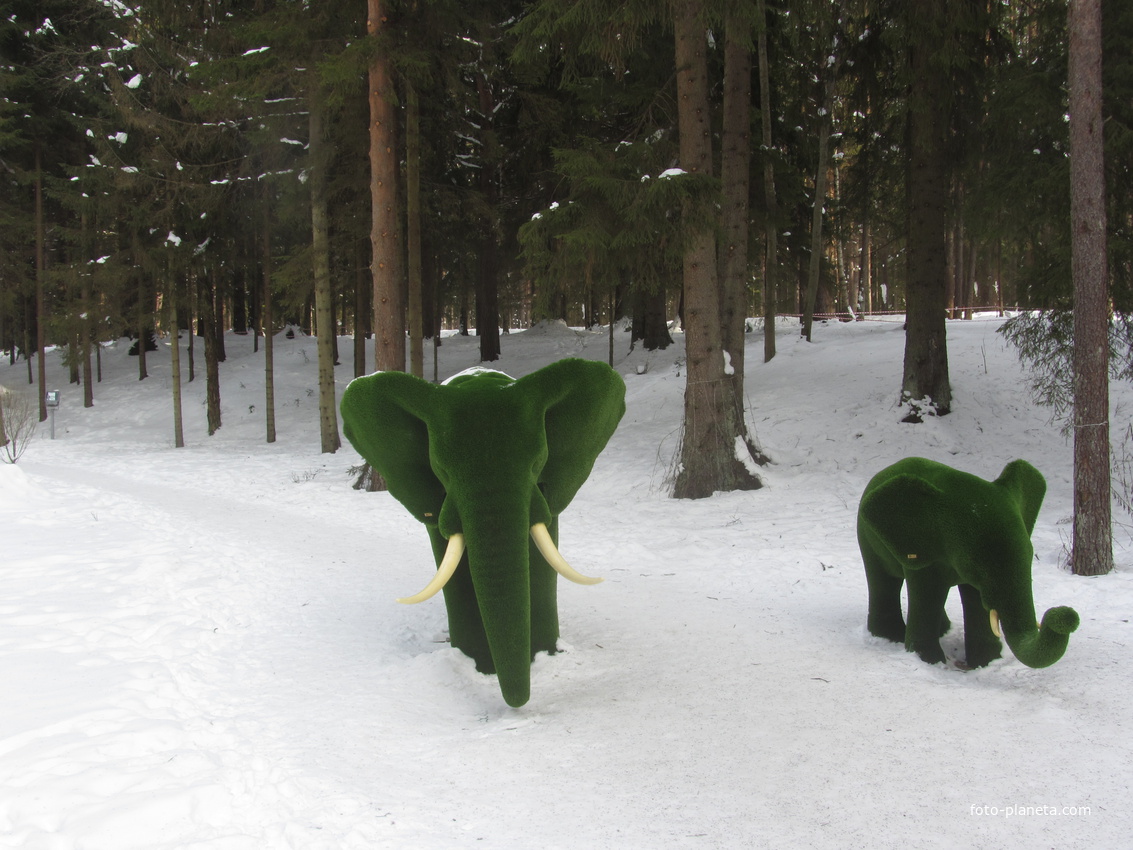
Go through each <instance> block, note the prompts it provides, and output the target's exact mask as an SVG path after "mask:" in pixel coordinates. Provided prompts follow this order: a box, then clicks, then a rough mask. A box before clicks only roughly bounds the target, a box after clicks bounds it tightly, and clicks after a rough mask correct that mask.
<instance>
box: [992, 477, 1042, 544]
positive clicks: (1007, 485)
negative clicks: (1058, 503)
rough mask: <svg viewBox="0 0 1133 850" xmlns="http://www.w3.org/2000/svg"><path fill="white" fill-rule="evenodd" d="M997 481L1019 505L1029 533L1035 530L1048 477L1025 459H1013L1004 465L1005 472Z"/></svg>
mask: <svg viewBox="0 0 1133 850" xmlns="http://www.w3.org/2000/svg"><path fill="white" fill-rule="evenodd" d="M995 483H996V484H998V485H999V486H1000V487H1002V488H1004V489H1005V490H1006V491H1007V492H1008V493H1009V494H1010V495H1011V498H1012V499H1014V500H1015V503H1016V504H1017V505H1018V506H1019V513H1020V514H1021V515H1022V517H1023V524H1024V525H1025V526H1026V527H1027V534H1030V533H1031V532H1032V531H1034V530H1035V520H1037V519H1038V518H1039V508H1041V507H1042V505H1043V497H1044V496H1046V479H1045V478H1043V475H1042V473H1041V472H1039V471H1038V470H1037V469H1035V468H1034V467H1033V466H1031V465H1030V464H1029V463H1027V462H1026V461H1025V460H1013V461H1011V463H1009V464H1007V466H1005V467H1003V472H1001V473H999V477H998V478H996V479H995Z"/></svg>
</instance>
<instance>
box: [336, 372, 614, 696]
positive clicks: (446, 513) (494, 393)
mask: <svg viewBox="0 0 1133 850" xmlns="http://www.w3.org/2000/svg"><path fill="white" fill-rule="evenodd" d="M624 412H625V383H624V382H623V381H622V378H621V376H620V375H618V373H617V372H615V371H614V370H613V369H611V368H610V367H609V366H606V365H605V364H604V363H595V362H590V361H585V360H574V359H571V360H561V361H559V362H557V363H553V364H551V365H550V366H547V367H545V368H543V369H540V370H538V371H537V372H534V373H532V374H530V375H527V376H525V377H523V378H519V379H518V380H516V379H513V378H511V377H509V376H507V375H505V374H503V373H502V372H496V371H491V370H487V369H476V370H470V371H469V372H465V373H461V374H460V375H457V376H456V377H454V378H451V379H450V380H449V381H447V382H446V383H444V384H442V385H439V386H438V385H434V384H431V383H428V382H426V381H423V380H421V379H420V378H415V377H413V376H411V375H407V374H405V373H402V372H380V373H377V374H373V375H368V376H366V377H363V378H358V379H356V380H354V381H352V382H351V383H350V386H349V387H347V389H346V392H345V393H344V394H343V398H342V419H343V423H344V431H345V434H346V437H347V439H348V440H350V442H351V443H352V444H353V445H354V447H355V448H356V449H357V450H358V452H359V454H361V455H362V456H363V457H364V458H365V459H366V460H367V461H369V463H370V464H371V465H372V466H373V468H374V469H376V470H377V471H378V472H379V473H381V475H382V477H383V478H384V479H385V481H386V484H387V485H388V487H389V491H390V493H392V494H393V496H394V497H395V498H397V500H398V501H400V502H401V503H402V504H403V505H404V506H405V507H406V508H408V509H409V511H410V513H412V514H413V516H415V517H416V518H417V519H418V520H420V521H421V522H422V523H424V524H425V527H426V528H427V529H428V532H429V537H430V539H431V541H432V545H433V553H434V556H435V558H436V561H437V564H438V569H437V573H436V575H435V576H434V578H433V581H431V582H430V583H429V585H428V586H427V587H426V588H425V589H424V590H423V591H421V593H419V594H416V595H414V596H412V597H407V598H406V599H403V600H401V601H403V602H419V601H423V600H424V599H427V598H428V597H430V596H432V595H433V594H435V593H436V592H437V591H438V590H440V589H441V588H443V589H444V598H445V607H446V609H447V612H448V623H449V638H450V640H451V641H452V645H453V646H454V647H457V648H458V649H460V650H461V651H463V652H464V653H465V654H466V655H468V656H470V657H471V658H473V659H474V660H475V661H476V668H477V669H478V670H480V671H481V672H484V673H496V674H497V675H498V676H499V683H500V690H501V692H502V694H503V697H504V699H505V700H506V701H507V703H508V704H509V705H513V706H519V705H523V704H524V703H525V702H527V700H528V699H529V697H530V692H531V669H530V668H531V661H532V658H533V657H534V655H535V653H537V652H548V653H553V652H555V649H556V642H557V640H558V636H559V617H558V603H557V595H556V582H557V578H558V574H562V575H564V576H566V577H567V578H570V579H572V580H575V581H579V582H581V583H589V584H592V583H594V582H597V581H600V579H587V578H585V577H584V576H581V575H580V574H579V573H577V572H575V571H574V570H573V569H571V568H570V566H569V565H568V564H567V563H566V561H565V560H563V558H562V556H561V555H560V554H559V552H558V549H557V543H558V516H559V514H560V513H561V512H562V511H563V509H564V508H566V506H567V505H568V504H569V503H570V501H571V499H572V498H574V494H575V493H576V492H577V491H578V489H579V487H581V486H582V484H583V482H584V481H585V480H586V478H587V476H589V474H590V471H591V469H592V467H593V465H594V461H595V459H596V458H597V457H598V454H599V453H600V452H601V451H602V449H603V448H605V446H606V443H607V441H608V440H609V439H610V437H611V436H612V435H613V433H614V430H615V429H616V428H617V425H618V422H619V421H620V420H621V417H622V414H623V413H624Z"/></svg>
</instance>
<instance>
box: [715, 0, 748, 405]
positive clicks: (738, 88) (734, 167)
mask: <svg viewBox="0 0 1133 850" xmlns="http://www.w3.org/2000/svg"><path fill="white" fill-rule="evenodd" d="M724 26H725V36H724V114H723V135H722V137H721V152H720V153H721V155H720V182H721V184H722V187H723V197H722V198H721V205H720V206H721V214H722V218H723V221H722V228H721V230H722V234H723V240H722V242H721V244H720V246H719V260H718V262H719V272H720V291H721V296H720V307H721V318H722V319H723V321H722V323H721V331H722V337H721V342H722V344H723V346H724V351H726V352H727V353H728V355H729V357H730V360H731V364H732V374H731V375H730V376H729V377H730V378H731V381H732V384H733V386H732V394H733V395H734V397H735V399H736V403H737V404H738V405H739V409H738V410H737V411H736V417H737V419H738V421H740V422H743V399H744V346H745V343H746V338H745V334H744V332H745V330H746V324H747V307H748V299H747V283H748V195H749V192H750V187H751V43H750V34H751V33H750V24H749V22H748V20H747V19H746V18H744V17H743V16H742V15H740V14H738V12H737V11H736V7H735V5H731V6H729V7H728V16H727V20H726V21H725V25H724Z"/></svg>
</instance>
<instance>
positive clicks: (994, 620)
mask: <svg viewBox="0 0 1133 850" xmlns="http://www.w3.org/2000/svg"><path fill="white" fill-rule="evenodd" d="M989 616H990V617H991V631H992V633H993V634H994V635H995V636H996V637H997V638H1002V637H1003V632H1002V631H1001V630H1000V628H999V612H998V611H996V610H995V609H994V608H992V609H991V614H990V615H989Z"/></svg>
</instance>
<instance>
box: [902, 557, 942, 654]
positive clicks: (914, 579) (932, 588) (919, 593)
mask: <svg viewBox="0 0 1133 850" xmlns="http://www.w3.org/2000/svg"><path fill="white" fill-rule="evenodd" d="M906 585H907V586H908V588H909V620H908V625H907V626H906V628H905V649H907V650H909V652H915V653H916V654H917V655H919V656H920V658H921V660H922V661H926V662H928V663H929V664H939V663H940V662H942V661H944V660H945V657H944V650H943V649H941V648H940V627H941V623H942V622H943V621H944V620H945V619H947V618H945V617H944V603H945V602H946V601H947V600H948V591H949V590H950V589H951V585H950V584H949V583H948V582H947V581H946V580H943V579H941V578H940V577H939V576H938V574H937V573H935V572H934V571H933V570H932V567H931V566H929V567H922V568H921V569H919V570H917V571H916V572H915V573H913V574H911V575H910V576H909V577H908V578H907V580H906Z"/></svg>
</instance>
